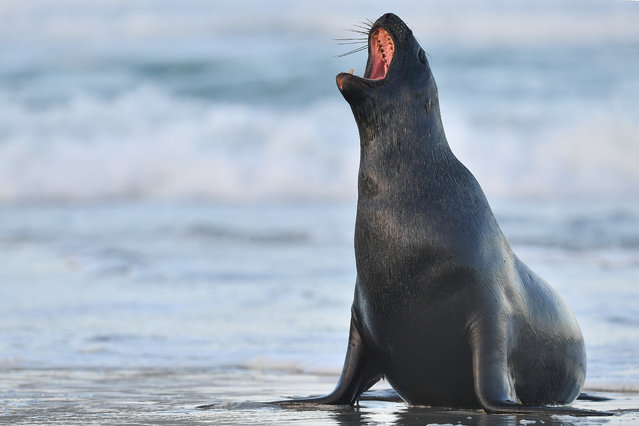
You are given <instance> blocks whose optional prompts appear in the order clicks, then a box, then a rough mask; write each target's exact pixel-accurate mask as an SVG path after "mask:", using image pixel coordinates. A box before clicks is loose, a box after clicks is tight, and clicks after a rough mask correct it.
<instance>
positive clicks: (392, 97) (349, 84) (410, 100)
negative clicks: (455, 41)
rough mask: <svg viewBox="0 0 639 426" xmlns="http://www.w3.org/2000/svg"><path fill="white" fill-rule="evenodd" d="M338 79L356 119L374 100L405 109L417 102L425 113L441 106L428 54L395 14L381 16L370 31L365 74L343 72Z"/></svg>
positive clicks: (340, 88)
mask: <svg viewBox="0 0 639 426" xmlns="http://www.w3.org/2000/svg"><path fill="white" fill-rule="evenodd" d="M336 80H337V87H338V88H339V90H340V92H341V93H342V95H343V96H344V98H345V99H346V101H347V102H348V103H349V104H350V105H351V108H352V109H353V112H354V113H355V116H356V119H357V118H358V115H359V114H358V113H357V112H358V110H359V109H361V108H363V107H365V105H366V104H367V103H370V101H374V102H375V103H377V104H378V106H379V107H382V106H383V104H384V103H385V102H384V101H389V102H392V103H393V104H395V106H397V105H402V106H403V107H404V108H410V106H412V105H413V104H415V106H417V107H418V108H419V109H420V110H421V111H423V112H425V113H430V111H431V109H432V108H433V107H435V106H437V105H436V104H437V87H436V85H435V80H434V78H433V75H432V73H431V70H430V65H429V64H428V59H427V58H426V53H425V52H424V49H422V47H421V46H420V45H419V43H418V42H417V40H416V39H415V37H414V36H413V32H412V31H411V29H410V28H408V26H407V25H406V24H405V23H404V21H402V20H401V19H400V18H399V17H398V16H397V15H394V14H392V13H387V14H385V15H383V16H382V17H380V18H379V19H378V20H377V21H376V22H375V23H374V24H373V25H372V26H371V28H370V31H369V32H368V61H367V62H366V70H365V72H364V76H363V77H359V76H357V75H354V74H352V71H351V73H344V72H343V73H340V74H338V75H337V78H336ZM403 112H404V113H405V112H406V111H403ZM358 121H359V120H358Z"/></svg>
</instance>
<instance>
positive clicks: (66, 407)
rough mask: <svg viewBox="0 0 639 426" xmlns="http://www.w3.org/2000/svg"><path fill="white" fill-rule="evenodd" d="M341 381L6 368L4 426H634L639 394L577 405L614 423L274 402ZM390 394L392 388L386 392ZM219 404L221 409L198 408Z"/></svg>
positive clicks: (191, 371)
mask: <svg viewBox="0 0 639 426" xmlns="http://www.w3.org/2000/svg"><path fill="white" fill-rule="evenodd" d="M334 380H335V377H333V376H328V375H327V376H317V375H314V374H304V373H299V372H298V373H293V372H290V373H284V372H282V371H277V372H269V371H263V370H252V369H240V368H235V369H208V370H207V369H202V368H176V369H169V368H131V369H117V368H109V369H74V368H66V369H53V368H40V369H36V368H19V367H15V368H1V369H0V383H1V384H2V386H1V387H0V388H1V389H2V391H0V401H2V408H0V423H11V424H122V423H135V424H210V423H215V424H247V423H255V422H259V423H262V424H287V423H295V424H317V423H322V424H340V425H351V424H352V425H355V424H394V423H398V424H469V425H475V424H508V425H510V424H512V425H515V424H532V423H538V424H542V422H543V424H564V425H565V424H574V425H586V424H598V423H600V422H601V423H606V424H616V423H627V424H632V423H634V422H638V421H639V392H611V391H605V392H597V391H592V390H588V393H589V394H592V395H594V396H599V397H607V398H611V399H610V400H608V401H575V402H574V403H573V404H571V406H573V407H577V408H584V409H591V410H598V411H612V412H615V413H616V414H615V415H614V416H612V417H571V416H563V415H562V416H545V415H491V414H485V413H484V412H483V411H481V410H456V409H442V408H427V407H409V406H407V405H406V404H403V403H399V402H388V401H380V400H368V399H367V400H362V401H361V402H360V404H359V405H358V406H356V407H331V406H325V407H300V408H296V409H290V408H287V409H284V408H280V407H277V406H273V405H270V404H266V403H265V402H268V401H275V400H278V399H282V398H286V397H291V396H294V395H312V394H321V393H323V392H326V391H329V390H330V389H331V388H332V386H333V382H334ZM379 387H380V388H381V389H386V388H388V385H387V384H386V383H383V384H382V385H379ZM205 404H214V406H215V408H213V409H208V410H201V409H197V407H198V406H200V405H205Z"/></svg>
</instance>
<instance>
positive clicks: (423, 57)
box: [418, 47, 426, 64]
mask: <svg viewBox="0 0 639 426" xmlns="http://www.w3.org/2000/svg"><path fill="white" fill-rule="evenodd" d="M418 56H419V60H420V62H421V63H422V64H425V63H426V53H425V52H424V49H422V48H421V47H420V48H419V55H418Z"/></svg>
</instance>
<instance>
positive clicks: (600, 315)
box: [0, 0, 639, 424]
mask: <svg viewBox="0 0 639 426" xmlns="http://www.w3.org/2000/svg"><path fill="white" fill-rule="evenodd" d="M388 11H393V12H395V13H397V14H398V15H399V16H400V17H402V18H404V19H405V20H406V22H407V23H408V24H409V26H411V28H412V29H413V31H414V33H415V35H416V36H417V37H418V39H419V40H420V42H421V44H422V46H423V47H424V48H425V50H426V51H427V52H428V54H429V61H430V64H431V68H432V69H433V73H434V75H435V78H436V81H437V83H438V87H439V95H440V102H441V109H442V116H443V120H444V125H445V128H446V132H447V135H448V139H449V142H450V145H451V147H452V149H453V151H454V152H455V153H456V154H457V155H458V157H459V158H460V159H461V160H462V161H463V162H464V163H465V164H466V165H467V166H468V167H469V168H470V170H471V171H472V172H473V173H474V174H475V176H476V177H477V179H478V180H479V182H480V183H481V184H482V187H483V188H484V190H485V192H486V194H487V196H488V198H489V200H490V201H491V205H492V207H493V210H494V212H495V214H496V216H497V219H498V221H499V223H500V225H501V227H502V229H503V231H504V233H505V234H506V236H507V238H508V239H509V242H510V243H511V245H512V246H513V248H514V249H515V251H516V253H517V254H518V255H519V256H520V257H521V258H522V259H523V260H524V261H525V262H526V263H527V264H528V265H529V266H531V267H532V268H533V269H534V270H535V271H536V272H537V273H538V274H540V275H541V276H543V277H544V278H545V279H546V280H547V281H549V282H550V283H551V284H552V285H553V286H554V287H555V288H556V289H557V290H558V291H559V292H560V293H561V295H562V296H563V297H564V299H565V300H566V302H567V303H568V304H569V305H570V306H571V308H572V309H573V311H574V312H575V315H576V316H577V319H578V321H579V323H580V325H581V328H582V330H583V333H584V336H585V339H586V344H587V350H588V377H587V380H586V389H587V391H588V392H591V393H596V394H603V395H607V396H612V397H613V399H612V401H609V402H606V403H596V402H578V403H576V405H577V406H582V407H587V408H595V409H608V410H621V411H619V413H620V414H619V415H618V416H617V417H615V418H614V420H613V421H612V422H611V424H614V423H615V422H622V423H623V422H625V423H627V424H631V423H632V422H634V421H637V420H638V419H639V415H637V411H639V410H638V409H639V396H638V395H639V361H638V360H639V343H638V342H639V320H638V319H637V318H638V317H639V315H638V314H639V287H638V286H637V284H638V281H639V166H638V165H639V101H638V100H639V79H637V77H636V76H637V75H639V28H637V26H636V22H637V20H638V18H639V3H637V2H630V1H612V0H597V1H590V0H588V1H583V0H581V1H564V0H562V1H549V0H548V1H537V2H535V3H534V4H532V3H529V2H522V1H510V2H503V1H498V0H491V1H487V2H482V3H481V5H480V4H476V2H472V1H470V0H467V1H462V2H455V3H454V4H453V3H452V2H444V1H440V2H428V3H425V4H423V3H421V2H403V1H400V2H395V3H393V6H392V8H390V9H389V7H388V5H386V4H385V3H382V2H375V1H374V2H367V3H366V4H363V3H362V4H359V3H352V4H348V5H345V4H342V3H341V2H337V1H332V0H329V1H327V2H322V4H321V5H320V4H306V3H302V2H293V1H288V2H284V1H282V2H270V3H268V4H263V3H261V2H248V1H240V2H234V3H233V4H229V5H222V4H218V3H216V2H206V1H203V0H190V1H184V2H170V1H154V2H144V1H124V0H122V1H118V0H110V1H106V0H102V1H100V0H98V1H93V2H90V3H89V2H82V1H78V0H64V1H58V2H55V3H47V2H41V1H34V0H27V1H21V2H9V1H6V2H2V1H0V331H1V332H0V422H8V423H22V424H69V423H74V424H91V423H93V424H108V423H114V424H115V423H136V424H162V423H170V424H175V423H211V422H215V423H221V424H242V423H252V422H263V423H273V424H285V423H288V422H297V423H299V422H302V423H306V424H316V423H328V424H358V423H368V424H393V423H403V424H407V423H411V422H421V423H461V424H486V422H489V423H490V422H493V423H494V422H501V423H502V424H517V423H519V422H522V421H523V422H529V421H544V422H546V423H551V424H552V423H563V424H566V423H571V422H574V423H577V424H598V423H596V422H595V421H594V420H577V419H566V418H561V417H552V418H550V417H549V418H535V419H532V420H531V419H530V418H528V417H517V416H497V417H491V416H485V415H483V414H481V413H478V412H446V411H432V410H430V411H429V410H425V409H417V408H408V407H405V406H404V405H402V404H396V403H389V402H380V401H365V402H362V406H361V407H359V408H357V409H352V408H347V409H318V410H300V411H297V410H281V409H276V408H274V407H270V406H265V405H263V404H261V403H262V402H265V401H272V400H276V399H281V398H283V397H287V396H294V395H296V396H303V395H310V394H321V393H325V392H329V391H330V390H332V388H333V386H334V385H335V383H336V380H337V376H338V374H339V371H340V370H341V366H342V361H343V356H344V352H345V347H346V338H347V333H348V324H349V318H350V303H351V301H352V294H353V286H354V280H355V273H356V271H355V262H354V252H353V241H352V239H353V227H354V218H355V202H356V196H357V191H356V176H357V166H358V164H357V163H358V158H359V146H358V135H357V130H356V126H355V123H354V120H353V118H352V115H351V113H350V109H349V107H348V105H347V104H346V102H345V101H344V100H343V99H342V98H341V95H340V94H339V92H338V91H337V89H336V87H335V83H334V77H335V75H336V74H337V73H338V72H340V71H347V70H349V69H351V68H353V69H354V70H355V73H358V74H360V75H361V74H362V73H363V68H364V65H365V62H366V55H365V53H358V54H353V55H348V56H345V57H343V58H337V56H338V55H340V54H342V53H345V52H347V51H348V50H349V49H350V48H353V47H357V45H354V46H348V45H347V46H345V45H340V44H338V42H337V41H336V40H335V39H337V38H343V37H352V36H354V35H355V36H357V34H355V33H353V32H351V31H349V29H350V30H352V29H353V28H355V27H354V25H358V24H359V23H360V22H362V21H363V20H365V19H376V18H377V17H378V16H379V15H381V14H382V13H385V12H388ZM211 403H212V404H216V409H214V410H207V411H201V410H196V409H195V407H196V406H198V405H202V404H211ZM598 404H599V405H598ZM589 421H592V423H589Z"/></svg>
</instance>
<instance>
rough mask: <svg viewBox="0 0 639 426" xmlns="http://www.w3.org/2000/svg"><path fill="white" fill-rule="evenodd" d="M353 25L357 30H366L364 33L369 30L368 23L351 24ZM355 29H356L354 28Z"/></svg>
mask: <svg viewBox="0 0 639 426" xmlns="http://www.w3.org/2000/svg"><path fill="white" fill-rule="evenodd" d="M353 26H354V27H355V28H357V29H358V30H363V31H366V34H368V32H369V31H370V30H371V27H370V26H369V25H364V24H353ZM355 31H357V30H355Z"/></svg>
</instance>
